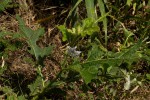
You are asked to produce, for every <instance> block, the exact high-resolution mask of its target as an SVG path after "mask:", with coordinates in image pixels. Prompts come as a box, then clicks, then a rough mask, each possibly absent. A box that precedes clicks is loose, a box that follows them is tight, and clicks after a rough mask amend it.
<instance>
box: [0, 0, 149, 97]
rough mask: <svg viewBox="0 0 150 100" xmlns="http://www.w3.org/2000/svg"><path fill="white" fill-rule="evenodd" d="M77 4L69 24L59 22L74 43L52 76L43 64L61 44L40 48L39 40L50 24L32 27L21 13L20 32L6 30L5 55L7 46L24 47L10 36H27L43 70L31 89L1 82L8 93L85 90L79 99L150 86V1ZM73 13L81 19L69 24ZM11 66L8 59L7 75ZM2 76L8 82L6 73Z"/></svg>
mask: <svg viewBox="0 0 150 100" xmlns="http://www.w3.org/2000/svg"><path fill="white" fill-rule="evenodd" d="M72 1H74V0H72ZM9 2H10V1H7V2H0V11H4V10H5V8H7V6H8V5H9ZM3 3H5V5H3ZM73 3H74V4H73V5H74V6H73V7H72V9H71V10H70V12H69V14H68V16H67V18H66V19H65V23H64V24H63V25H56V26H57V28H58V29H59V31H60V32H61V34H62V42H63V43H66V44H67V45H68V46H67V47H66V48H65V52H64V60H63V61H62V63H60V64H59V65H60V66H61V68H60V71H59V72H58V73H57V75H56V76H55V78H54V79H52V80H47V81H45V78H44V76H43V73H42V69H43V68H44V67H45V65H44V61H45V59H46V57H48V56H51V53H52V51H53V48H55V46H54V45H48V46H47V47H40V46H39V45H38V44H37V41H38V40H39V39H40V37H41V36H43V35H44V33H45V30H44V28H39V29H37V30H32V29H31V28H29V27H27V26H26V25H25V22H24V21H23V20H22V18H20V17H19V15H16V19H17V21H18V23H19V33H15V34H14V33H11V32H8V31H2V32H0V54H1V55H0V57H2V58H3V57H4V58H6V56H5V55H8V52H7V50H11V51H15V50H17V49H18V47H17V46H18V45H15V43H14V44H12V45H10V41H8V40H4V37H6V36H7V35H9V36H11V37H12V38H13V39H20V38H23V39H25V42H26V43H27V45H28V47H29V48H30V49H29V50H27V52H28V53H29V54H31V55H32V56H33V58H34V61H32V62H34V64H35V65H34V66H35V68H36V73H37V77H36V79H35V80H33V82H32V83H31V84H29V85H28V89H29V92H28V93H21V94H19V93H17V92H15V91H14V90H13V88H11V87H9V86H7V85H4V86H1V87H0V89H1V90H0V91H2V94H3V95H2V96H1V97H2V98H5V99H8V100H13V99H14V100H47V99H62V100H63V99H67V98H69V97H67V92H68V91H69V90H74V91H75V90H77V89H79V90H78V91H81V92H80V93H79V94H80V95H78V96H77V95H76V99H89V100H95V99H96V100H97V99H98V100H99V99H104V100H106V99H124V98H126V97H127V96H128V95H129V94H132V93H134V92H135V91H137V89H138V88H139V87H143V86H144V84H145V83H148V85H149V81H150V74H149V73H150V48H149V45H150V42H149V35H150V33H149V29H150V28H149V26H150V21H149V13H150V10H149V9H148V8H150V1H148V2H147V1H146V0H143V1H132V0H125V1H120V0H115V1H109V0H108V1H106V0H85V1H82V0H76V2H75V1H74V2H73ZM81 3H84V4H85V8H86V12H87V13H85V16H86V17H85V16H84V18H81V17H82V16H80V15H79V13H80V11H79V9H80V4H81ZM1 5H3V6H1ZM73 14H76V17H77V18H78V19H77V20H75V21H74V22H73V23H72V25H71V26H70V27H68V26H69V25H67V23H66V22H67V21H68V20H69V19H71V18H74V17H73V16H72V15H73ZM19 43H20V44H21V42H19ZM20 47H21V46H20ZM141 62H144V64H141ZM139 64H141V65H139ZM139 67H140V68H139ZM144 68H146V70H144ZM6 70H7V66H6V65H5V61H4V60H3V59H2V65H1V68H0V75H1V76H3V74H4V72H5V71H6ZM139 71H140V72H139ZM0 80H1V81H5V79H4V78H3V77H1V78H0ZM75 83H78V85H79V87H78V88H75ZM101 91H103V93H102V92H101ZM89 92H92V93H89ZM86 94H87V95H88V96H87V97H86ZM53 96H54V97H53ZM71 98H72V97H70V98H69V99H71Z"/></svg>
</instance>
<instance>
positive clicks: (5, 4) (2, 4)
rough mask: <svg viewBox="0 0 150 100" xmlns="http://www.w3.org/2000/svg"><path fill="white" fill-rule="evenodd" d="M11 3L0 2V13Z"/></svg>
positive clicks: (7, 0)
mask: <svg viewBox="0 0 150 100" xmlns="http://www.w3.org/2000/svg"><path fill="white" fill-rule="evenodd" d="M10 2H12V1H11V0H1V1H0V11H4V10H5V8H7V7H8V6H9V3H10Z"/></svg>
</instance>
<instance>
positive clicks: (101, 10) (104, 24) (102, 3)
mask: <svg viewBox="0 0 150 100" xmlns="http://www.w3.org/2000/svg"><path fill="white" fill-rule="evenodd" d="M98 5H99V8H100V12H101V16H105V15H106V11H105V6H104V2H103V0H98ZM103 28H104V32H105V46H107V41H108V39H107V18H106V17H105V18H104V19H103Z"/></svg>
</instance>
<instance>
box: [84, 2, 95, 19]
mask: <svg viewBox="0 0 150 100" xmlns="http://www.w3.org/2000/svg"><path fill="white" fill-rule="evenodd" d="M85 6H86V10H87V16H88V18H92V19H97V13H96V9H95V5H94V0H85Z"/></svg>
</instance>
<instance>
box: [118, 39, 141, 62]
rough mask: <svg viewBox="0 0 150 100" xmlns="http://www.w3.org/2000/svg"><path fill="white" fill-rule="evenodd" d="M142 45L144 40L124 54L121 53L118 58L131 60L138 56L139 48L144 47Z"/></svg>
mask: <svg viewBox="0 0 150 100" xmlns="http://www.w3.org/2000/svg"><path fill="white" fill-rule="evenodd" d="M142 44H143V42H142V40H139V41H138V42H137V43H136V44H135V45H133V46H132V47H130V48H129V49H127V50H125V51H123V52H120V53H119V55H118V56H117V58H120V59H130V58H131V57H133V56H134V55H135V54H136V52H137V51H138V50H139V48H140V47H141V46H142Z"/></svg>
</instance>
